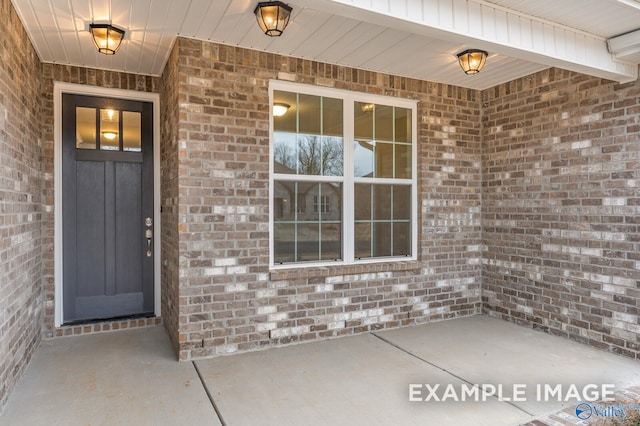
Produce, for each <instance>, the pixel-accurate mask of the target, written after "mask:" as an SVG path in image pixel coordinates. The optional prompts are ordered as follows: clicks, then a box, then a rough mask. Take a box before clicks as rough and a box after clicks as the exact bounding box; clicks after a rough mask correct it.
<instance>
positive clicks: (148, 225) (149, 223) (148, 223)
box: [144, 217, 153, 228]
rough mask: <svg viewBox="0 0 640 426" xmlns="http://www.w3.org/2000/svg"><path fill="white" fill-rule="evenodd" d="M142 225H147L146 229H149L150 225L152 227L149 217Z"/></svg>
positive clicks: (151, 220)
mask: <svg viewBox="0 0 640 426" xmlns="http://www.w3.org/2000/svg"><path fill="white" fill-rule="evenodd" d="M144 224H145V225H147V228H149V227H151V225H153V219H151V218H150V217H148V218H146V219H145V220H144Z"/></svg>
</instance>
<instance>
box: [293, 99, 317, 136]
mask: <svg viewBox="0 0 640 426" xmlns="http://www.w3.org/2000/svg"><path fill="white" fill-rule="evenodd" d="M298 126H299V127H298V132H299V133H309V134H313V135H319V134H320V96H313V95H303V94H298Z"/></svg>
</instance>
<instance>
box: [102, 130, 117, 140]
mask: <svg viewBox="0 0 640 426" xmlns="http://www.w3.org/2000/svg"><path fill="white" fill-rule="evenodd" d="M102 137H103V138H105V139H107V140H110V141H112V140H114V139H115V138H117V137H118V133H117V132H102Z"/></svg>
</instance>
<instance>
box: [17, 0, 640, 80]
mask: <svg viewBox="0 0 640 426" xmlns="http://www.w3.org/2000/svg"><path fill="white" fill-rule="evenodd" d="M12 3H13V5H14V6H15V8H16V10H17V11H18V14H19V15H20V18H21V20H22V22H23V24H24V25H25V28H26V29H27V33H28V34H29V37H30V38H31V40H32V42H33V44H34V46H35V48H36V51H37V52H38V55H39V56H40V59H41V60H42V61H43V62H48V63H61V64H70V65H77V66H84V67H91V68H100V69H109V70H117V71H126V72H132V73H138V74H146V75H156V76H157V75H160V74H161V73H162V71H163V69H164V65H165V63H166V60H167V57H168V54H169V51H170V49H171V47H172V45H173V43H174V40H175V38H176V36H182V37H189V38H196V39H200V40H210V41H214V42H218V43H224V44H229V45H237V46H242V47H245V48H249V49H256V50H261V51H268V52H273V53H279V54H283V55H288V56H294V57H299V58H305V59H310V60H316V61H321V62H328V63H332V64H340V65H345V66H350V67H355V68H361V69H367V70H373V71H379V72H384V73H390V74H396V75H402V76H407V77H413V78H418V79H422V80H428V81H435V82H441V83H447V84H453V85H456V86H462V87H469V88H474V89H485V88H489V87H493V86H495V85H497V84H500V83H503V82H506V81H510V80H513V79H516V78H519V77H522V76H525V75H528V74H531V73H533V72H536V71H539V70H542V69H545V68H548V67H550V66H557V67H560V68H565V69H569V70H573V71H579V72H583V73H585V74H589V75H594V76H598V77H602V78H607V79H611V80H615V81H620V82H625V81H631V80H635V79H637V77H638V61H640V57H639V56H638V55H636V57H633V56H629V57H620V55H618V56H614V55H613V54H611V53H609V51H608V50H607V42H606V41H607V39H608V38H611V37H614V36H618V35H621V34H625V33H628V32H631V31H634V30H637V29H640V2H638V1H636V0H561V1H558V0H291V1H287V3H288V4H289V5H291V6H292V7H293V14H292V18H291V23H290V25H289V27H288V28H287V29H286V31H285V32H284V34H283V36H282V37H276V38H270V37H267V36H265V35H264V34H262V32H261V31H260V29H259V28H258V26H257V24H256V22H255V16H254V15H253V10H254V8H255V6H256V4H257V3H258V0H12ZM91 22H96V23H105V22H111V23H112V24H113V25H116V26H118V27H121V28H124V29H125V30H126V31H127V35H126V36H125V41H124V42H123V44H122V47H121V49H120V51H119V52H118V53H117V54H116V55H114V56H105V55H102V54H99V53H97V51H96V50H95V48H94V46H93V42H92V40H91V35H90V34H89V32H88V27H89V24H90V23H91ZM466 48H480V49H484V50H487V51H488V52H489V53H490V55H489V59H488V60H487V65H486V67H485V69H484V70H483V71H482V72H481V73H480V74H477V75H474V76H467V75H465V74H464V73H463V72H462V70H461V69H460V68H459V66H458V64H457V60H456V56H455V54H456V53H457V52H459V51H461V50H464V49H466Z"/></svg>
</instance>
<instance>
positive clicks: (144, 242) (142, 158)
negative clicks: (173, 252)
mask: <svg viewBox="0 0 640 426" xmlns="http://www.w3.org/2000/svg"><path fill="white" fill-rule="evenodd" d="M152 111H153V105H152V104H151V103H148V102H138V101H124V100H117V99H109V98H98V97H90V96H82V95H71V94H64V95H63V98H62V140H63V142H62V176H63V177H62V179H63V182H62V203H63V212H62V213H63V218H62V223H63V225H62V226H63V295H64V297H63V299H64V309H63V310H64V323H67V324H68V323H73V322H83V321H90V320H98V319H109V318H117V317H125V316H133V315H146V314H152V313H153V299H154V298H153V256H154V253H153V237H154V235H153V233H154V226H153V221H152V219H153V130H152V129H153V112H152Z"/></svg>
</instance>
